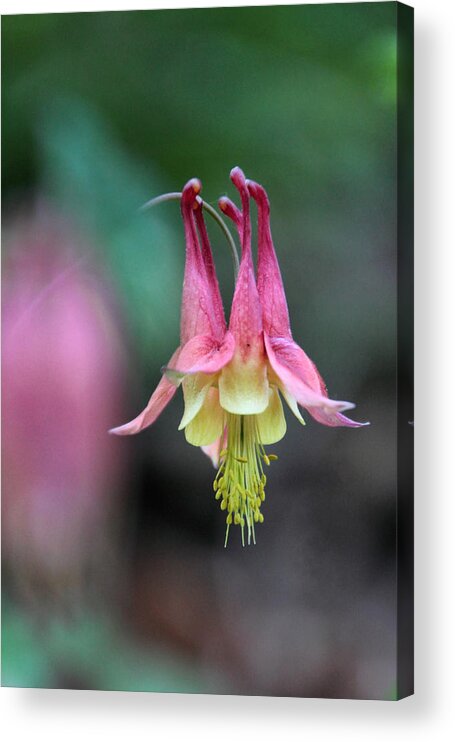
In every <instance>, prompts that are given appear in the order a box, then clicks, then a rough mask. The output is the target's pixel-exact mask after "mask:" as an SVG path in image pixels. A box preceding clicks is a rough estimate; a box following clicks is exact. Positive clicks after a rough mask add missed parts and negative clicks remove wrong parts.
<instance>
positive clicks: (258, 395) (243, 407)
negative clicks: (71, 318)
mask: <svg viewBox="0 0 455 742" xmlns="http://www.w3.org/2000/svg"><path fill="white" fill-rule="evenodd" d="M218 383H219V389H220V404H221V406H222V407H223V408H224V409H225V410H227V412H231V413H232V414H234V415H257V414H260V413H261V412H264V410H265V409H266V407H267V405H268V403H269V384H268V381H267V365H266V363H264V361H263V359H262V358H261V357H260V356H256V357H253V358H250V359H248V360H247V361H246V362H245V361H243V360H242V359H241V358H240V356H239V355H237V356H234V358H233V359H232V361H231V362H230V363H228V365H227V366H225V367H224V368H223V370H222V371H221V374H220V378H219V382H218Z"/></svg>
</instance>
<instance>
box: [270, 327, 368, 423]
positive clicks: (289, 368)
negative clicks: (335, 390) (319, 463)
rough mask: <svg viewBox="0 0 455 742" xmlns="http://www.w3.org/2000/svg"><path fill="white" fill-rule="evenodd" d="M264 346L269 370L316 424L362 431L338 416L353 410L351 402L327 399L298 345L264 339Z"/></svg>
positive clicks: (284, 339) (314, 371)
mask: <svg viewBox="0 0 455 742" xmlns="http://www.w3.org/2000/svg"><path fill="white" fill-rule="evenodd" d="M265 346H266V349H267V355H268V359H269V362H270V365H271V366H272V369H273V370H274V372H275V373H276V375H277V376H278V378H279V379H280V381H281V383H282V384H283V385H284V387H285V388H286V390H287V391H288V392H290V394H292V395H293V396H294V397H295V398H296V400H297V402H298V403H299V404H300V405H302V407H305V408H306V409H307V410H308V412H309V413H310V415H312V417H314V419H315V420H317V421H318V422H320V423H322V424H323V425H329V426H331V427H337V426H340V425H343V426H347V427H355V428H357V427H361V426H362V425H368V423H358V422H355V421H354V420H350V419H349V418H348V417H346V416H345V415H342V414H340V413H341V410H347V409H351V408H352V407H354V405H353V404H352V403H350V402H340V401H337V400H333V399H329V398H328V396H327V391H326V389H325V385H324V382H323V381H322V379H321V377H320V375H319V373H318V371H317V369H316V366H315V365H314V363H313V362H312V361H311V360H310V359H309V358H308V356H307V355H306V353H304V351H303V350H302V348H300V347H299V346H298V345H297V343H294V341H292V340H289V339H288V338H270V337H268V336H267V335H265Z"/></svg>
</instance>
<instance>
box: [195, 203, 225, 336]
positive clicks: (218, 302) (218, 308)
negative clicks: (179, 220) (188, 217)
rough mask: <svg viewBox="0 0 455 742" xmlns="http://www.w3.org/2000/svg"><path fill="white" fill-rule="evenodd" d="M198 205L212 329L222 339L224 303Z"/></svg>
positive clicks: (199, 228) (200, 209)
mask: <svg viewBox="0 0 455 742" xmlns="http://www.w3.org/2000/svg"><path fill="white" fill-rule="evenodd" d="M196 203H197V205H198V208H197V209H195V212H194V214H195V219H196V224H197V228H198V230H199V235H200V238H201V247H202V259H203V262H204V265H205V270H206V274H207V280H208V284H209V289H210V293H211V296H212V305H213V317H212V329H213V332H214V335H215V337H217V338H218V339H221V338H222V337H223V336H224V334H225V332H226V320H225V318H224V309H223V301H222V299H221V294H220V287H219V284H218V278H217V275H216V270H215V264H214V262H213V254H212V248H211V247H210V240H209V236H208V234H207V228H206V226H205V222H204V216H203V213H202V205H201V204H200V202H199V200H198V199H196Z"/></svg>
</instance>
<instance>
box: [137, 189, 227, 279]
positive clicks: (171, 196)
mask: <svg viewBox="0 0 455 742" xmlns="http://www.w3.org/2000/svg"><path fill="white" fill-rule="evenodd" d="M181 198H182V194H181V193H179V192H178V191H174V192H172V193H163V194H162V195H161V196H156V197H155V198H152V199H150V201H147V202H146V203H145V204H144V205H143V206H141V207H140V209H139V211H146V210H147V209H150V208H151V207H152V206H158V204H162V203H165V202H166V201H180V200H181ZM200 203H201V205H202V208H203V209H205V210H206V211H207V212H208V213H209V214H210V216H211V217H212V218H213V219H214V220H215V221H216V222H217V224H218V225H219V226H220V227H221V229H222V231H223V232H224V236H225V237H226V239H227V241H228V244H229V248H230V250H231V255H232V263H233V266H234V276H235V278H237V273H238V272H239V255H238V252H237V248H236V246H235V242H234V239H233V237H232V235H231V233H230V231H229V228H228V227H227V226H226V222H225V221H224V219H222V218H221V216H220V215H219V214H218V212H217V211H215V209H214V208H213V206H210V204H208V203H207V202H206V201H203V199H202V198H201V199H200Z"/></svg>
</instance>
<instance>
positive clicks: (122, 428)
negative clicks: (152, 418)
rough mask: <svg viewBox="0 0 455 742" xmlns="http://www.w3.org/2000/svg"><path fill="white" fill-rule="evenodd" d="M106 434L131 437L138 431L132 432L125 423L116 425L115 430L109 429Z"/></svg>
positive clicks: (129, 425) (129, 426)
mask: <svg viewBox="0 0 455 742" xmlns="http://www.w3.org/2000/svg"><path fill="white" fill-rule="evenodd" d="M107 432H108V434H109V435H132V434H133V433H136V432H139V431H136V430H132V429H131V423H126V424H125V425H118V426H117V427H116V428H110V429H109V430H108V431H107Z"/></svg>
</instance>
